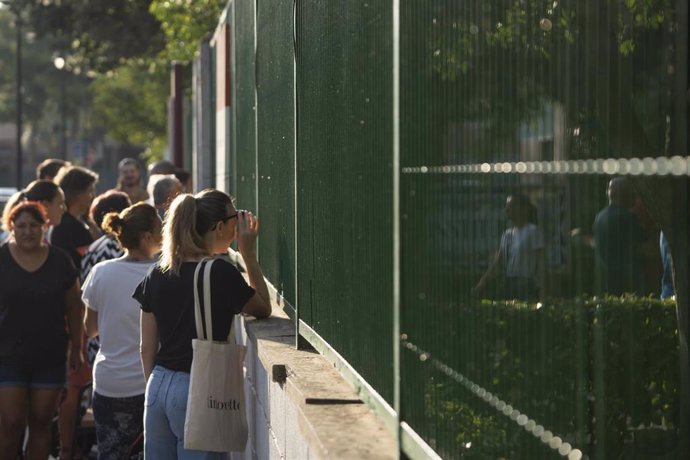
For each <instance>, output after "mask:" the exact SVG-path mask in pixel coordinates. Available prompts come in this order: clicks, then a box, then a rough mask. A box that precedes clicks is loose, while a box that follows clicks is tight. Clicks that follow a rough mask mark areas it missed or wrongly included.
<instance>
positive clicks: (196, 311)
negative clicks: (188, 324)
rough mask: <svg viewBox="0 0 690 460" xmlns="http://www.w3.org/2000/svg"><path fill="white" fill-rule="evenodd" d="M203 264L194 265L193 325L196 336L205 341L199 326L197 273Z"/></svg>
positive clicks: (199, 309) (202, 261)
mask: <svg viewBox="0 0 690 460" xmlns="http://www.w3.org/2000/svg"><path fill="white" fill-rule="evenodd" d="M203 263H204V260H201V261H200V262H199V263H198V264H196V269H195V270H194V324H195V325H196V336H197V337H198V338H200V339H202V340H206V336H205V335H204V328H203V327H202V326H201V305H200V302H199V271H200V270H201V266H202V265H203Z"/></svg>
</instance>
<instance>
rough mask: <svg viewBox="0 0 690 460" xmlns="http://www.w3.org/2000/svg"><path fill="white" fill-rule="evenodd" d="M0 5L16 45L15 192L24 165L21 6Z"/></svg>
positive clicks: (6, 0) (4, 0)
mask: <svg viewBox="0 0 690 460" xmlns="http://www.w3.org/2000/svg"><path fill="white" fill-rule="evenodd" d="M0 3H2V4H3V5H7V6H9V7H10V10H12V12H13V13H14V28H15V31H16V33H17V43H16V58H17V62H16V66H17V73H16V86H17V92H16V104H17V107H16V112H15V115H16V121H15V123H16V125H17V139H16V141H17V171H16V172H17V175H16V182H17V190H21V189H22V188H23V187H24V181H23V174H22V172H23V171H22V168H23V165H24V159H23V152H22V131H23V130H22V119H23V114H22V111H23V106H22V105H23V98H22V93H23V91H22V14H21V5H20V2H19V1H18V0H15V1H10V0H0Z"/></svg>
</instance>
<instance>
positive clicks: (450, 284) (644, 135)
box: [233, 0, 690, 460]
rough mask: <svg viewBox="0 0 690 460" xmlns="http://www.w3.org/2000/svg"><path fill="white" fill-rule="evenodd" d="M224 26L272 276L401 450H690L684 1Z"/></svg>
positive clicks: (348, 15) (344, 6) (240, 164)
mask: <svg viewBox="0 0 690 460" xmlns="http://www.w3.org/2000/svg"><path fill="white" fill-rule="evenodd" d="M293 8H294V10H293ZM234 15H235V16H234V50H235V51H234V53H235V54H234V60H235V61H234V69H235V71H236V74H235V80H234V85H235V88H234V90H235V92H234V95H235V98H234V101H233V104H234V106H233V112H234V123H235V125H234V127H233V129H234V131H233V132H234V133H235V139H234V141H233V142H234V143H235V146H236V147H235V152H236V155H237V156H236V158H237V164H236V171H235V172H234V173H233V177H234V181H233V183H235V184H236V193H237V197H238V202H239V206H240V207H242V208H250V209H257V210H258V213H259V216H260V217H261V221H262V230H261V233H262V236H261V240H260V247H259V252H260V259H261V263H262V266H263V267H264V268H265V272H266V275H267V277H268V278H269V279H270V280H271V281H272V282H273V284H274V285H275V286H276V288H277V289H278V291H280V292H282V293H283V294H284V296H285V298H286V299H287V300H288V301H289V302H290V303H292V304H293V305H296V306H297V308H298V317H299V319H300V320H301V321H303V323H304V325H305V326H308V327H309V328H310V329H311V330H313V331H314V332H315V333H316V335H318V336H319V337H320V338H321V339H323V340H324V341H325V342H327V344H328V346H329V347H331V348H332V349H333V350H335V352H337V354H339V355H340V356H341V357H342V358H343V359H344V360H345V361H346V362H347V363H348V364H349V365H350V366H352V368H354V370H355V371H356V372H357V373H358V374H359V375H360V376H361V377H362V378H363V379H364V381H366V382H367V383H368V384H369V385H371V387H372V388H373V390H374V391H375V392H376V393H378V394H379V395H380V396H381V397H382V399H383V400H384V401H385V403H384V404H388V405H389V406H391V408H392V407H395V409H397V410H398V412H397V417H398V420H397V421H399V422H401V423H402V424H403V425H402V427H403V428H402V440H401V442H402V446H403V450H404V451H405V453H406V454H407V455H410V456H413V457H416V456H420V455H422V453H423V452H424V450H423V449H417V448H415V447H410V444H409V443H408V444H406V440H407V441H409V439H410V438H409V436H408V437H406V430H407V429H408V428H409V430H412V431H414V432H415V433H417V434H418V435H419V436H420V437H421V439H422V440H423V441H422V442H421V443H416V444H424V443H425V444H426V445H428V446H430V447H431V448H432V449H433V450H435V451H436V452H437V453H438V454H439V455H441V456H442V457H446V458H461V457H462V458H548V457H559V456H560V457H565V458H568V459H571V460H573V459H579V458H586V457H589V458H682V457H683V456H684V455H686V454H687V452H688V451H687V449H688V446H687V444H688V441H687V439H686V437H684V436H682V435H681V433H687V430H688V406H687V402H688V400H687V396H688V388H687V383H688V382H687V370H688V362H687V360H688V356H687V349H686V348H685V347H683V346H681V345H682V344H684V343H685V336H686V334H687V329H688V328H687V311H686V309H687V306H688V303H687V302H688V297H687V289H688V286H687V279H688V271H687V267H688V257H687V254H688V241H687V235H688V214H689V213H690V208H689V203H688V157H687V156H686V155H687V123H688V119H687V102H686V96H685V94H686V89H687V82H688V72H687V61H688V57H687V56H688V55H687V38H688V36H687V5H686V3H685V2H671V1H670V0H658V1H651V2H650V1H648V2H635V1H613V0H611V1H605V2H595V1H592V0H577V1H575V2H569V3H567V4H561V3H559V2H542V1H534V0H526V1H521V2H514V1H507V0H492V1H480V0H470V1H457V0H448V1H445V0H421V1H416V2H399V1H397V0H395V1H393V0H390V1H383V0H381V1H378V0H369V1H364V2H324V1H317V0H299V1H297V2H295V3H294V4H293V2H291V1H285V0H261V1H258V2H256V3H253V2H237V3H236V4H235V5H234ZM255 18H256V21H255ZM293 21H294V28H293ZM397 21H399V26H400V28H399V31H400V34H399V36H397V35H396V34H395V31H396V30H397V29H396V27H394V26H395V25H396V24H398V22H397ZM293 33H294V42H293ZM394 45H398V46H399V48H397V47H396V46H394ZM396 49H399V61H397V60H396V59H394V57H398V55H396V54H395V53H396V51H395V50H396ZM396 62H399V66H396V65H394V64H395V63H396ZM396 79H399V80H398V81H399V84H400V86H399V87H400V93H399V95H396V94H394V91H393V88H394V85H393V82H394V81H396ZM396 98H397V99H396ZM394 102H399V109H400V110H399V115H397V114H396V111H395V110H394ZM396 123H399V125H397V124H396ZM395 126H399V143H400V149H399V152H397V153H396V151H395V150H394V142H393V141H394V137H393V136H394V127H395ZM398 153H399V162H400V168H399V169H398V170H396V169H394V165H395V164H396V163H395V158H396V154H398ZM396 177H399V179H400V181H399V190H398V189H395V188H394V187H395V186H396V181H395V180H394V179H395V178H396ZM612 180H613V181H612ZM398 200H399V201H398ZM395 202H399V211H397V213H396V209H397V208H396V207H395V206H394V203H395ZM396 222H397V223H399V229H400V233H399V235H396V234H395V233H394V228H396V227H395V226H394V223H396ZM661 231H663V235H664V236H665V239H664V240H661V241H660V238H661ZM396 236H399V238H400V239H399V241H400V249H399V253H397V254H396V253H395V252H394V250H395V247H394V245H393V241H394V238H395V237H396ZM664 243H668V245H669V246H664ZM668 253H672V254H673V265H674V267H675V271H676V283H675V286H674V285H673V283H671V284H670V288H671V289H674V288H675V289H676V291H677V292H675V293H674V294H676V295H677V302H675V301H674V300H663V301H662V300H660V299H659V298H660V297H661V294H662V292H661V291H662V286H665V287H667V288H668V287H669V284H668V278H667V277H668V268H669V266H670V262H669V258H668V257H665V256H666V255H667V254H668ZM396 255H399V260H400V266H399V267H397V266H396V265H395V264H394V261H395V260H396V257H394V256H396ZM398 268H399V272H396V269H398ZM398 275H399V277H400V278H399V279H400V290H399V294H400V304H399V305H396V303H395V301H394V285H395V284H394V280H395V279H396V276H398ZM666 294H668V293H665V294H664V296H665V295H666ZM677 306H680V308H677ZM397 308H399V318H400V321H399V324H398V325H395V324H394V322H393V318H394V317H395V312H396V311H397V310H396V309H397ZM394 326H398V327H399V330H400V337H398V338H394V336H393V330H394ZM397 339H399V340H400V341H399V346H400V353H399V355H396V353H395V352H394V350H395V347H394V340H397ZM396 345H397V344H396ZM396 381H399V382H400V393H399V395H398V394H396V386H395V382H396ZM397 396H399V400H398V398H397ZM427 453H428V451H427Z"/></svg>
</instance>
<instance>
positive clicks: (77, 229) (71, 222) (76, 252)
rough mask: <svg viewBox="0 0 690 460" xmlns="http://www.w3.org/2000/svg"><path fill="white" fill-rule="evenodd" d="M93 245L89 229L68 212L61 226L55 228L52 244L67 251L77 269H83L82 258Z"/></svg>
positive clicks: (51, 239)
mask: <svg viewBox="0 0 690 460" xmlns="http://www.w3.org/2000/svg"><path fill="white" fill-rule="evenodd" d="M91 243H93V237H92V236H91V232H89V227H88V226H87V225H86V224H85V223H84V222H82V221H80V220H79V219H77V218H76V217H74V216H73V215H72V214H70V213H68V212H66V213H65V214H64V215H63V216H62V221H61V222H60V225H58V226H57V227H55V228H53V232H52V233H51V235H50V244H52V245H53V246H56V247H58V248H60V249H64V250H65V251H67V254H69V255H70V257H71V258H72V262H74V265H75V266H76V267H81V258H82V257H83V256H84V254H86V251H87V250H88V249H89V246H90V245H91Z"/></svg>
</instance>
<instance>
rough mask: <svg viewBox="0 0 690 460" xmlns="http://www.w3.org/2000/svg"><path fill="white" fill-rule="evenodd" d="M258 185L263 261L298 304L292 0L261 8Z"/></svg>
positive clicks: (281, 288)
mask: <svg viewBox="0 0 690 460" xmlns="http://www.w3.org/2000/svg"><path fill="white" fill-rule="evenodd" d="M257 18H258V21H257V26H258V29H257V33H258V36H259V37H261V40H258V41H257V51H256V55H257V65H256V73H257V75H256V81H257V96H258V113H257V120H258V121H257V126H258V144H257V145H258V149H259V150H258V152H259V154H258V166H259V171H258V178H259V181H258V190H259V215H261V216H262V217H263V218H262V221H261V223H262V234H261V241H260V245H261V248H260V254H261V260H260V262H261V265H262V267H263V268H264V270H265V271H266V276H267V277H268V278H270V279H271V282H272V283H273V284H274V286H275V287H276V289H277V290H278V292H280V293H282V294H283V296H284V297H285V298H286V299H287V300H288V301H289V302H290V303H291V304H293V305H294V304H295V300H296V297H295V295H296V287H295V191H294V190H295V110H294V107H295V105H294V94H295V93H294V88H295V85H294V45H293V35H292V30H293V17H292V3H291V2H286V1H284V0H266V1H262V2H260V3H259V8H258V10H257Z"/></svg>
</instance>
